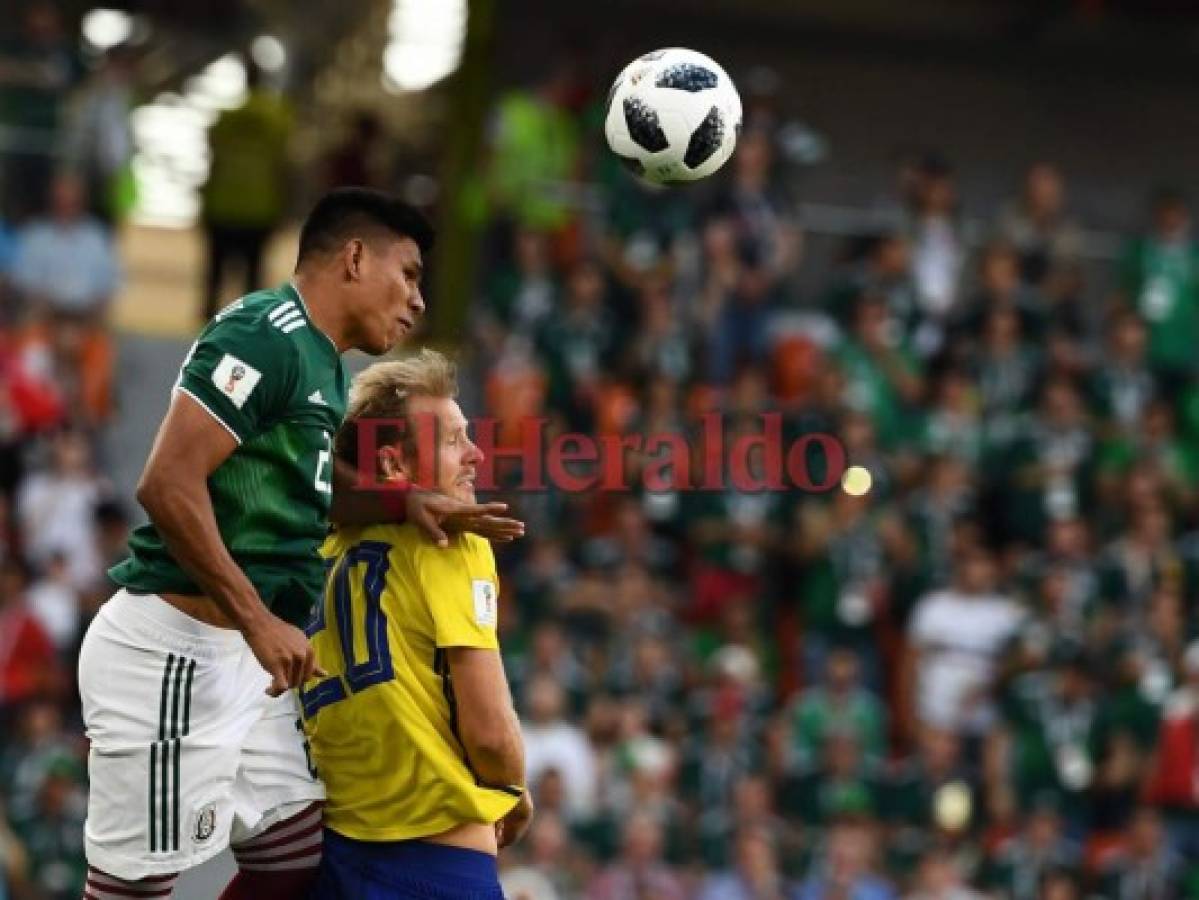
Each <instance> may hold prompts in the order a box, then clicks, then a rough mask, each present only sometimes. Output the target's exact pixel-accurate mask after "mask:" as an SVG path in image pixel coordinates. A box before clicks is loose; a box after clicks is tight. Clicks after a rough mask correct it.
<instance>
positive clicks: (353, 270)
mask: <svg viewBox="0 0 1199 900" xmlns="http://www.w3.org/2000/svg"><path fill="white" fill-rule="evenodd" d="M365 251H366V246H365V244H363V242H362V239H361V238H352V239H351V240H348V241H346V242H345V245H344V246H343V247H342V248H341V258H342V264H343V265H344V267H345V274H346V280H347V281H361V280H362V262H363V257H364V256H365Z"/></svg>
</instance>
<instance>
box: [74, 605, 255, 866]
mask: <svg viewBox="0 0 1199 900" xmlns="http://www.w3.org/2000/svg"><path fill="white" fill-rule="evenodd" d="M156 604H161V605H162V606H165V604H162V601H161V600H158V599H157V598H153V597H147V598H141V597H137V598H135V597H131V596H129V595H127V594H123V593H122V594H118V595H117V596H116V597H114V598H113V600H111V601H109V603H108V604H105V606H104V607H103V608H102V609H101V611H100V613H99V615H97V617H96V619H95V620H94V621H93V623H92V625H91V626H90V627H89V629H88V633H87V635H86V637H85V639H84V642H83V647H82V650H81V653H80V659H79V687H80V696H81V699H82V705H83V717H84V723H85V725H86V726H87V732H88V737H89V739H90V741H91V747H90V751H89V756H88V769H89V776H90V790H89V796H88V817H87V824H86V834H85V837H86V844H87V854H88V861H89V862H90V863H91V864H92V865H93V866H95V867H96V868H98V869H100V870H101V871H104V872H107V873H109V874H111V875H115V876H117V877H119V878H124V879H130V880H134V879H138V878H143V877H145V876H147V875H156V874H164V873H168V872H177V871H182V870H184V869H186V868H189V867H190V866H193V865H197V864H198V863H200V862H202V861H203V860H204V859H207V858H208V857H210V856H212V855H215V854H216V853H217V852H219V851H220V849H221V848H222V847H223V846H225V845H227V844H228V839H229V829H230V827H231V825H232V821H233V808H232V798H233V794H234V784H235V781H236V778H237V770H238V765H239V761H240V748H241V745H242V743H243V741H244V739H245V737H246V734H247V732H248V731H249V730H250V728H251V727H252V726H253V724H254V722H255V721H256V717H257V716H256V706H255V703H254V702H253V700H252V699H251V698H249V697H247V695H246V687H245V686H244V685H243V684H240V683H239V681H238V678H237V677H236V676H237V675H238V672H237V668H238V659H239V658H240V652H239V651H238V650H237V649H236V646H235V644H234V643H233V642H232V641H229V640H226V639H225V636H224V635H221V636H220V639H215V638H214V639H213V640H211V641H205V640H204V637H205V635H204V633H203V632H198V633H189V632H188V631H187V628H189V627H190V626H189V625H187V624H186V623H184V624H183V627H181V628H180V629H179V630H175V629H172V628H171V627H170V624H177V625H178V624H181V623H180V621H178V620H175V619H173V617H172V616H171V615H170V614H166V613H163V611H162V610H161V609H158V608H157V607H156ZM166 608H167V609H170V607H166ZM171 613H174V614H175V615H177V616H181V615H182V614H180V613H177V611H175V610H171ZM189 621H190V620H189ZM194 624H195V625H196V626H199V627H200V628H207V627H208V626H202V625H201V623H194ZM213 631H214V632H219V631H220V630H219V629H214V630H213Z"/></svg>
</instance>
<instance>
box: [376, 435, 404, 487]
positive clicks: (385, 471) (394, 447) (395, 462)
mask: <svg viewBox="0 0 1199 900" xmlns="http://www.w3.org/2000/svg"><path fill="white" fill-rule="evenodd" d="M377 452H378V461H379V472H380V473H381V474H382V475H383V479H384V480H385V481H410V480H411V473H410V472H409V471H408V466H407V465H406V461H405V458H404V451H403V450H402V449H401V448H400V446H399V445H398V444H386V445H384V446H382V447H380V448H379V449H378V451H377Z"/></svg>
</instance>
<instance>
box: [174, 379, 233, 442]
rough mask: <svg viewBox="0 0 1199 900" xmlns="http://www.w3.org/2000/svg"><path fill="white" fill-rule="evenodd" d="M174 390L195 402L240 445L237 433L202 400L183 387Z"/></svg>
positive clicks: (179, 386)
mask: <svg viewBox="0 0 1199 900" xmlns="http://www.w3.org/2000/svg"><path fill="white" fill-rule="evenodd" d="M175 390H177V391H179V392H180V393H181V394H187V396H189V397H191V398H192V399H193V400H195V401H196V402H197V403H199V404H200V406H201V407H202V408H203V409H204V411H205V412H206V413H208V415H210V416H212V417H213V418H214V419H216V420H217V421H218V422H220V423H221V425H223V426H224V427H225V430H226V431H227V432H229V433H230V434H231V435H233V440H235V441H237V443H238V444H241V438H239V437H238V436H237V432H236V431H234V430H233V429H232V428H230V427H229V424H228V423H227V422H226V421H225V420H224V419H222V418H221V417H220V416H218V415H217V414H216V413H214V412H213V411H212V407H210V406H209V405H208V404H207V403H205V402H204V401H203V400H201V399H200V398H199V397H197V396H196V395H195V394H193V393H192V392H191V391H189V390H188V389H187V388H185V387H184V386H183V385H178V386H177V387H176V388H175Z"/></svg>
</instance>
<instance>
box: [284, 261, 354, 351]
mask: <svg viewBox="0 0 1199 900" xmlns="http://www.w3.org/2000/svg"><path fill="white" fill-rule="evenodd" d="M291 283H292V285H293V286H294V287H295V289H296V291H297V293H299V295H300V300H301V301H302V302H303V304H304V308H305V309H306V310H307V311H308V318H309V319H310V320H311V321H312V324H313V325H314V326H316V328H317V330H318V331H320V332H321V333H322V334H324V335H325V337H327V338H328V339H329V340H330V341H332V342H333V346H334V347H336V348H337V352H338V353H345V352H346V351H347V350H349V349H350V347H351V346H352V342H351V341H350V335H349V327H348V323H347V321H346V318H345V315H344V314H343V312H342V310H341V309H340V308H339V307H338V305H337V304H336V303H330V302H328V300H327V298H328V296H329V295H328V293H327V292H326V291H324V290H322V289H321V285H320V282H319V281H318V280H317V279H315V278H313V276H312V275H310V274H307V275H306V274H305V273H303V272H296V273H294V274H293V275H292V276H291Z"/></svg>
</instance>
